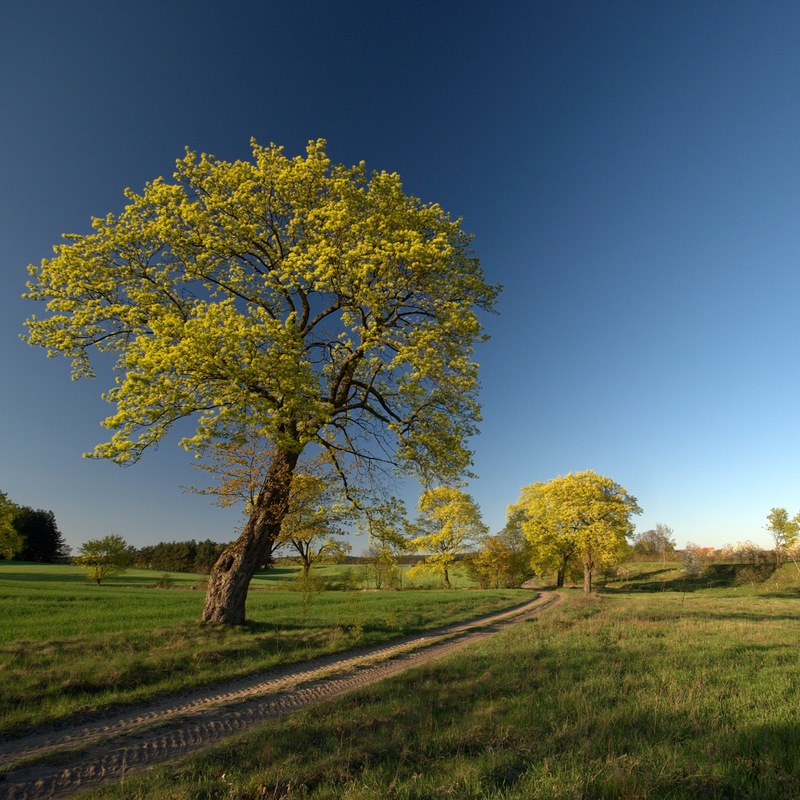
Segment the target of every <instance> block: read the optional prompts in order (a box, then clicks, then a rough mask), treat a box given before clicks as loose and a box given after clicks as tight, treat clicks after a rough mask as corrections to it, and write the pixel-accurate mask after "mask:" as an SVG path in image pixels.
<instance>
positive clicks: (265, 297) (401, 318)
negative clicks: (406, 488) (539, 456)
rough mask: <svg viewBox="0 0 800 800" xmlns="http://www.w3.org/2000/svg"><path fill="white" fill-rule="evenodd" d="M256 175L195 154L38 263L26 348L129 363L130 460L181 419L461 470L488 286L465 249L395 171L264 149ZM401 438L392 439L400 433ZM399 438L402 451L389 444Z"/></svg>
mask: <svg viewBox="0 0 800 800" xmlns="http://www.w3.org/2000/svg"><path fill="white" fill-rule="evenodd" d="M252 153H253V158H252V160H251V161H236V162H232V163H231V162H225V161H221V160H218V159H216V158H214V157H213V156H210V155H206V154H203V155H197V154H196V153H193V152H190V151H187V153H186V156H185V157H184V158H183V159H180V160H179V161H178V162H177V168H176V171H175V174H174V182H170V181H167V180H164V179H163V178H158V179H156V180H154V181H152V182H151V183H148V184H147V185H146V186H145V188H144V190H143V192H142V193H141V194H137V193H135V192H133V191H131V190H127V191H126V193H125V194H126V197H127V198H128V201H129V203H128V205H127V206H126V208H125V209H124V211H123V212H122V213H121V214H120V215H118V216H115V215H113V214H109V215H108V216H106V217H102V218H95V219H94V220H93V221H92V224H93V227H94V232H93V233H91V234H89V235H85V236H81V235H69V236H67V237H66V239H67V242H66V243H65V244H61V245H59V246H57V247H56V248H55V253H56V255H55V257H54V258H51V259H45V260H43V261H42V263H41V265H40V266H31V267H30V268H29V271H30V274H31V276H32V280H31V281H30V283H29V284H28V287H29V291H28V294H27V295H26V296H27V297H29V298H31V299H34V300H40V301H45V302H46V303H47V316H46V317H44V318H39V317H36V316H33V317H31V318H30V319H29V320H28V322H27V324H28V328H29V335H28V341H29V342H30V343H31V344H34V345H40V346H42V347H44V348H46V349H47V351H48V353H49V354H60V355H65V356H68V357H69V358H70V359H71V360H72V365H73V375H74V377H82V376H91V375H93V370H92V366H91V364H90V355H91V353H92V351H101V352H110V353H113V354H114V355H115V356H116V359H117V361H116V373H117V377H116V382H115V384H114V385H113V386H112V387H111V388H110V389H109V390H108V391H107V393H106V394H105V398H106V399H107V400H108V401H109V402H110V403H112V404H113V405H114V406H115V407H116V411H115V412H114V413H113V414H112V415H111V416H109V417H108V419H107V420H106V421H105V425H106V426H107V427H108V428H110V429H111V430H112V431H114V433H113V436H112V437H111V440H110V441H108V442H106V443H104V444H100V445H98V447H97V448H96V449H95V450H94V452H93V454H92V455H94V456H98V457H104V458H110V459H113V460H114V461H117V462H129V461H133V460H136V459H137V458H138V457H139V456H140V455H141V453H142V451H143V449H144V448H146V447H147V446H148V445H150V444H153V443H156V442H158V441H159V440H160V439H161V438H162V437H163V436H164V435H165V434H166V433H167V432H168V431H169V429H170V428H171V427H172V425H173V424H174V422H175V421H176V420H178V419H184V418H186V417H191V418H193V419H195V421H196V427H195V430H194V433H193V434H192V435H189V436H186V437H185V438H184V439H183V440H182V443H183V445H184V446H185V447H187V448H188V449H191V450H194V451H198V452H202V451H203V449H204V447H207V446H208V445H209V444H210V443H212V442H214V441H218V440H225V439H227V438H230V436H231V435H232V432H236V431H240V430H242V429H244V428H247V429H248V431H249V433H250V435H251V436H255V437H263V438H264V439H265V440H266V441H268V442H270V443H271V444H272V445H273V446H275V447H277V448H278V449H280V450H283V451H286V452H294V453H297V452H298V451H299V450H301V449H302V448H303V446H304V445H305V444H306V443H307V442H309V441H311V440H314V439H316V440H317V441H318V443H320V444H323V445H327V446H328V447H336V448H338V451H339V452H340V453H342V452H348V451H350V452H353V453H355V454H363V453H364V452H365V450H364V446H363V443H361V442H358V441H357V440H356V439H355V438H354V437H353V436H352V435H348V433H347V431H348V430H351V429H352V430H355V431H358V432H359V435H360V434H364V433H370V434H372V435H374V436H375V437H377V438H378V440H379V442H380V447H381V448H383V449H384V450H385V449H386V448H390V449H392V450H393V451H394V455H395V457H396V458H397V459H398V460H399V461H403V462H407V463H409V464H412V465H413V466H415V467H417V468H418V469H421V470H423V471H426V470H432V469H434V468H435V469H436V470H438V472H439V474H443V475H450V474H457V473H459V472H461V471H462V470H464V469H465V468H466V467H467V466H468V465H469V462H470V453H469V451H468V450H467V448H466V444H465V442H466V437H467V436H469V435H470V434H472V433H473V432H474V431H475V424H476V421H477V420H478V418H479V409H478V404H477V380H476V372H477V365H476V364H475V363H474V362H473V360H472V346H473V344H474V343H475V342H476V341H478V340H480V339H481V338H482V333H481V324H480V322H479V320H478V316H477V313H476V312H477V309H489V308H491V306H492V304H493V300H494V298H495V296H496V294H497V288H496V287H493V286H490V285H487V284H486V283H485V282H484V280H483V274H482V271H481V269H480V266H479V264H478V261H477V259H476V258H474V256H473V255H472V252H471V250H470V247H469V240H470V237H469V236H467V235H466V234H465V233H464V232H463V231H462V230H461V228H460V220H451V219H450V218H449V216H448V215H447V214H446V213H445V212H444V211H443V210H442V209H441V208H440V207H439V206H438V205H436V204H424V203H422V202H420V200H418V199H417V198H414V197H411V196H407V195H406V194H404V193H403V190H402V185H401V182H400V178H399V176H398V175H397V174H395V173H386V172H376V173H374V174H372V175H371V176H370V175H367V173H366V170H365V168H364V165H363V163H362V164H358V165H356V166H353V167H345V166H341V165H333V164H331V162H330V160H329V158H328V156H327V155H326V153H325V142H324V141H323V140H318V141H313V142H310V143H309V145H308V148H307V151H306V155H305V156H304V157H301V156H298V157H295V158H287V157H286V156H285V155H284V154H283V152H282V149H281V148H280V147H277V146H275V145H270V146H268V147H263V146H260V145H258V144H256V143H255V142H253V143H252ZM387 434H388V436H387ZM391 437H394V438H395V441H394V443H392V441H391Z"/></svg>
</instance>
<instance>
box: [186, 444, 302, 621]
mask: <svg viewBox="0 0 800 800" xmlns="http://www.w3.org/2000/svg"><path fill="white" fill-rule="evenodd" d="M298 457H299V454H297V453H286V452H282V451H278V452H276V453H275V456H274V457H273V459H272V461H271V463H270V465H269V469H268V470H267V477H266V479H265V480H264V486H263V488H262V489H261V492H260V493H259V495H258V499H257V500H256V503H255V505H254V507H253V510H252V512H251V513H250V518H249V519H248V520H247V524H246V525H245V527H244V530H243V531H242V534H241V536H240V537H239V538H238V539H237V540H236V541H235V542H233V543H231V544H229V545H228V546H227V547H226V548H225V549H224V550H223V551H222V555H220V557H219V558H218V559H217V561H216V563H215V564H214V566H213V567H212V568H211V574H210V575H209V577H208V592H207V593H206V603H205V607H204V608H203V615H202V617H201V619H202V620H203V622H219V623H223V624H225V625H243V624H244V621H245V600H246V599H247V590H248V588H249V587H250V581H251V580H252V578H253V575H255V572H256V570H257V569H258V568H259V567H260V566H261V565H262V564H263V563H264V562H265V561H266V559H267V557H268V556H269V555H270V552H271V549H272V545H273V543H274V542H275V540H276V538H277V537H278V534H279V533H280V530H281V521H282V520H283V518H284V516H285V515H286V512H287V510H288V508H289V490H290V488H291V485H292V475H293V474H294V468H295V466H296V465H297V459H298Z"/></svg>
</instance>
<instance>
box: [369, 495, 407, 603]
mask: <svg viewBox="0 0 800 800" xmlns="http://www.w3.org/2000/svg"><path fill="white" fill-rule="evenodd" d="M359 528H360V533H366V534H367V535H368V536H369V545H368V546H367V549H366V553H365V560H366V563H367V565H368V567H369V572H370V575H371V577H372V580H373V583H374V585H375V588H376V589H381V588H383V587H384V586H387V587H389V588H392V589H396V588H399V587H400V586H401V584H402V572H401V570H400V567H399V565H398V563H399V559H400V557H401V556H402V555H403V553H405V552H406V551H407V550H408V547H409V543H408V530H409V524H408V519H407V516H406V508H405V504H404V503H403V501H402V500H399V499H397V498H391V499H390V500H387V501H383V502H377V503H374V504H373V505H372V506H369V507H367V508H365V509H364V513H363V514H362V516H361V517H360V520H359Z"/></svg>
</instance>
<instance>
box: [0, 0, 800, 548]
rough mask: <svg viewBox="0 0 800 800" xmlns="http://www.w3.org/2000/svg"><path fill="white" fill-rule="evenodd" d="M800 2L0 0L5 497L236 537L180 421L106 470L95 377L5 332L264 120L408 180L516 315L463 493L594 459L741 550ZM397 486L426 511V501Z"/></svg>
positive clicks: (0, 473) (782, 291) (786, 415)
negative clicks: (116, 221) (469, 246)
mask: <svg viewBox="0 0 800 800" xmlns="http://www.w3.org/2000/svg"><path fill="white" fill-rule="evenodd" d="M798 41H800V6H798V5H797V4H796V3H793V2H790V3H781V2H770V3H756V2H750V3H743V2H735V1H730V2H703V1H702V0H701V1H700V2H697V1H694V2H681V0H672V1H671V2H669V3H649V2H641V0H639V1H638V2H604V3H597V2H550V1H548V2H536V1H531V2H502V1H501V2H496V3H493V4H487V3H483V2H481V3H478V2H436V0H433V1H431V0H428V2H400V3H392V4H387V3H375V2H362V1H360V0H358V1H356V0H354V1H353V2H328V1H323V0H319V2H304V1H303V0H297V1H296V2H293V3H277V2H265V1H264V0H262V1H261V2H255V1H253V2H243V1H242V0H230V2H227V3H225V4H222V3H217V2H211V0H194V1H193V2H182V1H177V2H171V1H170V0H162V2H158V3H156V2H151V1H150V0H144V1H143V2H138V3H135V4H133V3H109V2H107V1H106V0H103V2H100V1H99V0H97V1H95V0H91V1H88V2H86V1H84V0H76V2H73V3H63V2H56V0H52V2H43V1H41V0H40V1H39V2H37V1H36V0H32V2H27V3H24V4H22V3H16V4H12V5H11V6H10V7H9V8H7V9H5V10H4V12H3V25H2V26H1V27H0V109H1V110H2V113H0V137H2V138H1V139H0V141H2V148H0V270H2V276H3V291H2V293H0V359H1V360H2V366H3V369H2V375H3V389H2V392H1V393H0V490H3V491H5V492H6V493H7V494H8V495H9V496H10V497H11V498H12V499H13V500H15V501H16V502H18V503H20V504H25V505H31V506H34V507H37V508H48V509H52V510H53V511H54V512H55V514H56V519H57V520H58V523H59V526H60V528H61V530H62V532H63V533H64V535H65V537H66V539H67V540H68V542H69V543H70V544H71V545H72V546H73V547H77V546H78V545H79V544H80V543H81V542H83V541H85V540H86V539H88V538H91V537H95V536H100V535H105V534H106V533H120V534H122V535H123V536H125V537H126V538H127V539H128V540H129V541H131V542H133V543H135V544H137V545H143V544H147V543H154V542H157V541H161V540H173V539H186V538H196V539H202V538H212V539H215V540H217V541H226V540H228V539H230V538H231V532H232V529H233V527H234V526H235V524H236V523H237V522H238V516H239V515H238V513H237V512H233V511H222V510H219V509H215V508H213V507H210V506H209V503H208V501H207V499H206V498H204V497H201V496H196V495H191V494H186V493H183V492H182V491H181V489H180V487H181V486H182V485H187V484H191V483H196V482H198V481H201V480H202V476H200V475H199V474H198V473H196V472H194V471H193V470H192V469H191V466H190V462H191V459H190V458H189V457H188V456H187V455H186V454H185V453H184V452H183V451H182V450H181V449H180V448H179V447H178V445H177V440H176V439H171V440H167V441H166V442H165V443H163V444H162V446H161V447H160V449H159V450H158V451H154V452H152V453H149V454H148V455H147V456H146V457H145V458H144V459H143V460H142V461H141V462H140V463H139V464H137V465H135V466H132V467H128V468H120V467H117V466H115V465H113V464H109V463H103V462H95V461H89V460H86V459H82V458H81V454H82V453H84V452H86V451H88V450H90V449H92V448H93V446H94V445H95V444H96V443H97V442H99V441H102V440H103V439H104V436H105V434H106V432H105V430H104V429H102V428H101V427H100V425H99V423H100V420H102V419H103V418H104V417H105V416H107V415H108V413H110V407H109V406H107V404H105V403H104V402H103V401H102V400H101V399H100V393H101V391H103V390H104V389H105V388H106V386H107V385H108V380H105V381H104V380H102V379H98V380H95V381H82V382H78V383H73V382H71V381H70V380H69V367H68V364H67V363H66V362H65V361H64V362H62V361H59V360H48V359H47V358H46V357H45V354H44V352H43V351H40V350H38V349H33V348H30V347H28V346H27V345H25V344H24V343H22V342H21V341H20V340H19V338H18V337H19V334H20V333H21V332H22V330H23V321H24V319H25V318H26V317H27V316H29V315H30V314H31V313H34V312H35V311H37V308H36V306H35V305H34V304H33V303H31V302H30V301H25V300H22V299H21V298H20V295H21V293H22V292H23V291H24V284H25V280H26V278H27V274H26V271H25V267H26V265H27V264H29V263H38V262H39V261H40V260H41V259H42V258H43V257H47V256H48V255H50V253H51V252H52V246H53V245H54V244H56V243H57V242H58V241H59V237H60V235H61V234H62V233H64V232H75V233H84V232H88V230H89V219H90V217H91V216H93V215H104V214H105V213H107V212H109V211H119V210H120V209H121V208H122V207H123V205H124V198H123V195H122V191H123V189H124V188H125V187H127V186H130V187H132V188H133V189H137V190H138V189H141V187H142V186H143V184H144V183H145V182H146V181H148V180H151V179H153V178H155V177H156V176H159V175H167V176H168V175H170V174H171V172H172V169H173V166H174V162H175V160H176V159H177V158H179V157H180V156H181V155H182V154H183V149H184V147H185V146H189V147H191V148H192V149H195V150H199V151H205V152H211V153H214V154H215V155H217V156H218V157H220V158H225V159H234V158H241V157H246V156H247V155H248V142H249V139H250V137H251V136H254V137H255V138H256V139H257V140H259V141H260V142H262V143H264V144H266V143H268V142H270V141H274V142H276V143H279V144H282V145H284V146H285V148H286V150H287V152H288V153H289V154H296V153H301V152H302V151H303V148H304V146H305V143H306V142H307V141H308V140H309V139H315V138H317V137H324V138H326V139H327V140H328V150H329V153H330V155H331V156H332V158H333V159H334V161H337V162H343V163H348V164H352V163H355V162H357V161H360V160H362V159H364V160H365V161H366V162H367V165H368V167H369V168H374V169H387V170H391V171H397V172H399V173H400V175H401V176H402V177H403V181H404V185H405V187H406V190H407V191H408V192H410V193H412V194H415V195H417V196H419V197H421V198H422V199H424V200H426V201H436V202H439V203H440V204H441V205H442V206H443V207H444V208H445V209H447V210H448V211H449V212H450V213H451V214H453V215H454V216H461V217H463V219H464V227H465V229H466V230H468V231H470V232H472V233H474V235H475V239H474V245H475V249H476V251H477V254H478V255H479V257H480V258H481V261H482V264H483V267H484V270H485V272H486V275H487V278H488V279H489V280H490V281H491V282H496V283H502V284H503V285H504V287H505V291H504V293H503V295H502V297H501V299H500V302H499V311H500V314H499V315H498V316H497V317H487V318H486V326H487V330H488V332H489V333H490V335H491V340H490V341H489V343H488V344H486V345H485V346H483V347H481V348H480V350H479V352H478V360H479V361H480V363H481V382H482V385H483V389H482V392H481V398H482V402H483V407H484V421H483V424H482V433H481V435H480V436H479V437H477V438H476V439H475V440H474V441H473V447H474V450H475V470H476V472H477V473H478V475H479V479H478V480H476V481H474V482H473V483H472V484H471V487H470V490H471V491H472V493H473V495H474V497H475V498H476V500H477V501H478V502H479V503H480V505H481V508H482V510H483V514H484V519H485V521H486V522H487V524H488V525H489V526H490V527H491V528H492V529H493V530H497V529H499V528H500V527H502V525H503V524H504V521H505V513H506V507H507V506H508V504H510V503H512V502H514V501H515V500H516V498H517V496H518V493H519V489H520V487H522V486H524V485H526V484H529V483H532V482H534V481H544V480H549V479H550V478H553V477H555V476H557V475H560V474H566V473H567V472H571V471H578V470H584V469H594V470H596V471H597V472H600V473H602V474H605V475H608V476H610V477H611V478H613V479H614V480H616V481H618V482H619V483H621V484H622V485H624V486H625V487H626V488H627V489H628V490H629V491H630V492H632V493H633V494H634V495H636V496H637V497H638V499H639V502H640V505H641V506H642V508H643V509H644V513H643V514H642V516H641V517H639V518H638V520H637V527H638V529H639V530H644V529H646V528H649V527H652V526H654V525H655V524H656V523H658V522H663V523H666V524H668V525H670V526H671V527H672V528H673V529H674V531H675V536H676V539H677V541H678V544H679V545H683V544H684V543H685V542H687V541H694V542H696V543H699V544H702V545H708V546H720V545H722V544H725V543H729V542H736V541H742V540H745V539H752V540H754V541H757V542H760V543H761V544H763V545H767V544H769V541H770V540H769V537H768V535H767V534H766V532H765V531H764V528H763V526H764V523H765V517H766V514H767V513H768V512H769V510H770V508H771V507H772V506H786V507H787V508H788V509H789V510H790V511H791V512H792V513H794V512H795V511H797V510H798V509H800V424H799V423H800V408H799V407H798V402H797V397H798V394H799V393H800V392H799V389H800V387H799V386H798V377H797V376H798V351H799V349H800V347H799V342H798V324H797V319H798V314H797V298H798V297H800V271H798V268H797V265H798V260H799V259H800V225H798V210H800V148H798V133H800V48H798V47H797V42H798ZM409 499H410V500H411V502H413V501H414V499H415V497H414V495H413V493H409Z"/></svg>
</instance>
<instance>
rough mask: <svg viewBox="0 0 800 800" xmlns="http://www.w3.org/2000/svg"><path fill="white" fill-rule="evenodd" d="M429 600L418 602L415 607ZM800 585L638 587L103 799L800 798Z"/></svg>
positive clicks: (678, 580) (787, 577) (717, 574)
mask: <svg viewBox="0 0 800 800" xmlns="http://www.w3.org/2000/svg"><path fill="white" fill-rule="evenodd" d="M409 594H410V595H412V596H413V595H415V594H416V593H409ZM799 642H800V582H798V576H797V573H796V572H795V568H794V566H792V565H789V566H786V567H783V568H782V569H781V570H779V571H778V572H776V573H774V574H769V571H768V573H767V574H766V577H765V575H763V574H762V575H757V574H755V573H752V572H748V571H747V570H746V569H738V568H737V569H732V568H731V569H727V570H725V569H717V570H712V572H711V573H709V574H707V575H706V576H704V577H702V578H701V579H698V580H697V581H686V580H684V579H683V578H682V576H681V575H680V573H679V571H678V570H677V569H675V568H674V565H673V566H669V567H667V568H665V567H661V566H659V565H632V566H631V568H630V569H629V571H628V574H627V575H625V576H624V580H623V581H621V582H617V583H614V584H612V585H610V586H608V587H607V588H606V589H605V590H604V591H603V592H601V593H600V594H598V595H595V596H592V597H585V596H583V595H582V594H580V593H579V592H576V591H571V592H570V597H569V600H568V602H567V603H565V604H562V605H561V606H559V607H558V608H556V609H554V610H552V611H551V612H548V613H547V614H545V615H542V616H541V617H539V618H537V619H536V620H534V621H531V622H527V623H522V624H520V625H517V626H514V627H512V628H511V629H508V630H507V631H506V632H503V633H500V634H498V635H496V636H494V637H492V638H491V639H490V640H488V641H487V642H486V643H485V644H482V645H479V646H476V647H472V648H470V649H469V650H468V651H464V652H462V653H461V654H459V655H456V656H453V657H450V658H447V659H445V660H442V661H439V662H437V663H435V664H434V665H432V666H429V667H425V668H421V669H418V670H415V671H413V672H409V673H406V674H405V675H402V676H399V677H397V678H394V679H392V680H388V681H386V682H384V683H382V684H380V685H377V686H374V687H372V688H370V689H369V690H364V691H361V692H359V693H357V694H353V695H350V696H348V697H347V698H346V699H343V700H342V699H340V700H337V701H336V702H335V703H329V704H326V705H324V706H320V707H317V708H314V709H310V710H308V711H306V712H302V713H299V714H297V715H294V716H292V717H291V718H287V719H285V720H282V721H280V722H276V723H272V724H270V725H269V726H266V727H265V728H263V729H262V730H261V731H259V732H256V733H254V734H251V735H248V736H246V737H242V738H241V739H239V740H237V741H235V742H234V743H232V744H229V745H226V746H223V747H218V748H215V749H214V750H212V751H209V752H207V753H205V754H203V755H201V756H198V757H195V758H193V759H191V760H189V761H186V762H184V763H183V764H180V765H177V766H175V765H173V766H164V767H159V768H157V769H154V770H152V771H151V772H149V773H148V774H146V775H142V776H138V777H132V778H130V779H129V780H126V781H125V784H124V786H123V787H120V786H109V787H106V788H104V789H102V790H97V791H95V792H93V793H92V795H91V796H92V797H94V798H99V797H104V798H106V797H124V798H127V800H132V799H133V798H169V799H170V800H179V799H181V800H182V799H183V798H187V799H188V798H242V799H244V800H247V799H249V798H253V800H255V798H272V799H273V800H276V798H287V799H288V798H315V799H318V800H321V799H322V798H331V799H333V798H349V799H350V800H355V799H356V798H358V799H361V798H364V799H366V798H370V799H373V798H374V799H376V800H377V798H381V799H382V800H383V799H384V798H409V799H410V798H418V799H419V800H421V799H422V798H446V797H454V798H476V799H477V798H481V799H482V800H484V799H487V798H498V799H500V798H502V799H503V800H510V799H511V798H515V799H516V798H518V799H519V800H522V799H523V798H524V799H525V800H531V799H532V798H533V799H536V798H542V799H544V798H565V799H567V798H569V800H574V799H575V798H581V799H582V800H601V799H605V798H608V800H611V799H612V798H629V799H631V800H632V799H633V798H637V799H641V800H646V799H650V798H719V800H722V799H723V798H727V799H729V800H732V799H734V798H754V799H755V798H776V799H782V798H797V797H798V796H800V723H799V722H798V709H800V675H799V674H798V654H799V653H800V650H799V649H798V648H799V645H798V643H799Z"/></svg>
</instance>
